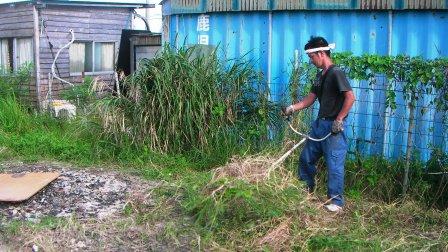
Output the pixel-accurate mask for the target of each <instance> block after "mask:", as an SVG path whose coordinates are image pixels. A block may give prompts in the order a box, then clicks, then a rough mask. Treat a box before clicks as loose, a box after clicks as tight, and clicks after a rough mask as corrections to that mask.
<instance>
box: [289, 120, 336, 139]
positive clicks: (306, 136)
mask: <svg viewBox="0 0 448 252" xmlns="http://www.w3.org/2000/svg"><path fill="white" fill-rule="evenodd" d="M288 125H289V127H290V128H291V129H292V131H294V133H296V134H298V135H300V136H303V137H305V138H307V139H309V140H311V141H314V142H321V141H324V140H325V139H327V138H328V137H330V136H331V134H332V133H331V132H330V133H328V134H327V135H326V136H324V137H323V138H313V137H310V136H308V135H306V134H303V133H300V132H298V131H297V130H296V129H294V128H293V127H292V125H291V123H290V122H288Z"/></svg>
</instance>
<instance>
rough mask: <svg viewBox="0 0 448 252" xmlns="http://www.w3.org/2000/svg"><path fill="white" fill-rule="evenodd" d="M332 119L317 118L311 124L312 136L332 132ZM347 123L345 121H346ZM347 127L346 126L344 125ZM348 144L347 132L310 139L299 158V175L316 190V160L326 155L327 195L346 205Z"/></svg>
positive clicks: (310, 188) (336, 202) (316, 136)
mask: <svg viewBox="0 0 448 252" xmlns="http://www.w3.org/2000/svg"><path fill="white" fill-rule="evenodd" d="M332 124H333V121H332V120H323V119H317V120H316V121H314V122H313V124H312V125H311V132H310V136H311V137H313V138H323V137H325V136H326V135H327V134H328V133H329V132H331V126H332ZM344 124H345V123H344ZM344 128H345V127H344ZM347 149H348V144H347V138H346V136H345V133H344V132H343V131H342V132H340V133H338V134H332V135H331V136H330V137H328V138H327V139H325V140H324V141H321V142H315V141H312V140H310V139H308V140H307V141H306V143H305V147H304V148H303V151H302V154H301V155H300V160H299V177H300V180H303V181H305V182H306V184H307V186H308V189H309V190H311V191H312V190H314V187H315V179H314V177H315V175H316V162H317V161H318V160H319V158H320V157H322V156H324V158H325V163H326V164H327V169H328V185H327V186H328V190H327V196H328V198H329V199H332V203H333V204H336V205H338V206H343V205H344V198H343V193H344V163H345V156H346V154H347Z"/></svg>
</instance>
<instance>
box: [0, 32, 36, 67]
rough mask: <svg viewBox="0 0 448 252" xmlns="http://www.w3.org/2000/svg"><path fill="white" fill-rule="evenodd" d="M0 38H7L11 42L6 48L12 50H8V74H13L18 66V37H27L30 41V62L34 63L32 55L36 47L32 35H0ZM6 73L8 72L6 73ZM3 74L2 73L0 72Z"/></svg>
mask: <svg viewBox="0 0 448 252" xmlns="http://www.w3.org/2000/svg"><path fill="white" fill-rule="evenodd" d="M0 39H1V40H8V42H12V44H11V45H8V49H11V50H12V52H8V57H9V58H10V61H11V62H10V64H9V66H8V67H9V68H10V69H9V71H8V72H9V74H11V73H12V74H15V73H17V71H18V70H19V68H20V66H19V65H18V59H17V56H18V54H17V48H18V46H17V40H19V39H29V40H30V41H31V61H30V63H31V64H33V65H34V60H35V59H34V55H35V51H36V47H35V45H34V39H33V37H26V36H25V37H1V38H0ZM6 74H8V73H6ZM2 75H4V74H2Z"/></svg>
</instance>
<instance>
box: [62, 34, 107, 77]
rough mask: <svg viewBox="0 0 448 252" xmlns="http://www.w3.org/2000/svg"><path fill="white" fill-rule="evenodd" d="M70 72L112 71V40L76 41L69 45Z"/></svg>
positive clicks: (75, 73) (74, 73)
mask: <svg viewBox="0 0 448 252" xmlns="http://www.w3.org/2000/svg"><path fill="white" fill-rule="evenodd" d="M69 53H70V73H71V74H73V75H77V74H82V73H92V74H93V73H101V72H112V71H113V70H114V62H115V43H114V42H90V41H76V42H74V43H73V44H71V45H70V52H69Z"/></svg>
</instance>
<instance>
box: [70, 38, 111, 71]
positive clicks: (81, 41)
mask: <svg viewBox="0 0 448 252" xmlns="http://www.w3.org/2000/svg"><path fill="white" fill-rule="evenodd" d="M73 43H92V51H91V54H92V62H91V63H92V71H91V72H71V71H70V64H71V58H70V53H69V56H68V57H69V71H70V76H75V77H76V76H85V75H105V74H113V73H114V72H115V70H110V71H95V44H96V43H111V44H113V45H114V58H113V66H114V67H115V63H116V62H115V61H116V58H117V55H116V51H117V41H110V40H97V41H93V40H86V39H80V40H75V41H74V42H73ZM84 61H85V56H84Z"/></svg>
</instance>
